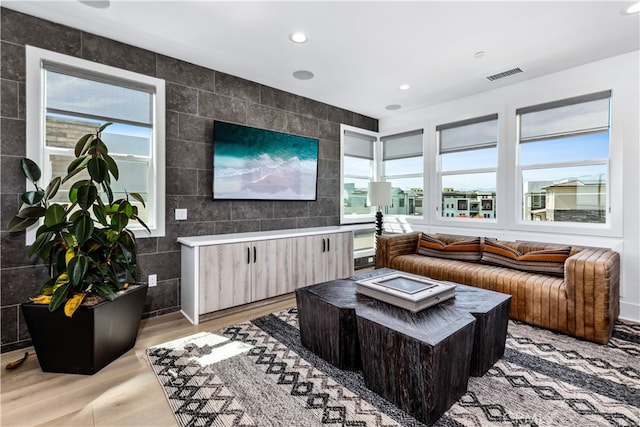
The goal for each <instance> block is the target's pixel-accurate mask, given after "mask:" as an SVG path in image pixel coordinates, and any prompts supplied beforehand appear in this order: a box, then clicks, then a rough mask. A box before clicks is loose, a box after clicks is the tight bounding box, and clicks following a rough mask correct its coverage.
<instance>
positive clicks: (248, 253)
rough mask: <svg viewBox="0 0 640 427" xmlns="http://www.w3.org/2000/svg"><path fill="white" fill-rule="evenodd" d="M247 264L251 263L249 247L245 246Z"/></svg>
mask: <svg viewBox="0 0 640 427" xmlns="http://www.w3.org/2000/svg"><path fill="white" fill-rule="evenodd" d="M247 264H251V249H249V248H247Z"/></svg>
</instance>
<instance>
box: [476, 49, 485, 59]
mask: <svg viewBox="0 0 640 427" xmlns="http://www.w3.org/2000/svg"><path fill="white" fill-rule="evenodd" d="M484 55H485V51H484V50H479V51H477V52H476V53H474V54H473V57H474V58H482V57H483V56H484Z"/></svg>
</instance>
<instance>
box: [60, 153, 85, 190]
mask: <svg viewBox="0 0 640 427" xmlns="http://www.w3.org/2000/svg"><path fill="white" fill-rule="evenodd" d="M80 159H82V161H81V162H79V163H78V164H74V162H76V161H78V160H79V159H75V160H74V161H73V162H72V164H74V166H75V169H73V170H70V171H68V173H67V176H65V177H64V178H63V179H62V183H63V184H64V183H65V182H67V181H69V180H70V179H71V178H73V177H74V176H76V175H77V174H79V173H80V172H82V171H83V170H84V169H85V168H86V166H87V163H89V160H90V159H91V157H90V156H83V157H80ZM70 166H71V165H70ZM69 169H71V168H70V167H69Z"/></svg>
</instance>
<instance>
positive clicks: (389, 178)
mask: <svg viewBox="0 0 640 427" xmlns="http://www.w3.org/2000/svg"><path fill="white" fill-rule="evenodd" d="M416 134H419V135H420V136H421V138H420V139H421V142H422V144H421V145H422V151H421V154H420V155H419V156H417V155H413V156H409V155H407V156H403V157H397V158H390V159H386V160H397V159H409V158H415V157H422V172H421V173H406V174H396V175H388V174H387V171H386V168H385V161H386V160H385V158H384V157H385V146H384V144H385V140H393V139H395V138H401V137H403V136H411V135H416ZM379 141H380V151H379V154H380V155H379V157H378V158H377V159H376V160H375V162H376V164H377V166H378V170H379V172H380V174H379V176H378V177H377V180H379V181H385V182H393V179H404V178H421V179H422V214H420V215H409V214H399V213H387V210H388V208H385V209H384V210H385V216H388V217H393V218H411V219H415V220H416V221H420V220H423V219H424V218H425V209H426V208H427V206H426V205H427V204H425V203H424V200H425V193H426V179H425V170H428V169H427V168H426V167H425V166H426V161H425V129H424V128H423V127H413V128H411V129H409V130H400V131H396V132H389V133H384V134H382V133H381V134H380V138H379ZM416 200H417V199H416ZM416 206H417V204H416V205H415V206H414V207H416Z"/></svg>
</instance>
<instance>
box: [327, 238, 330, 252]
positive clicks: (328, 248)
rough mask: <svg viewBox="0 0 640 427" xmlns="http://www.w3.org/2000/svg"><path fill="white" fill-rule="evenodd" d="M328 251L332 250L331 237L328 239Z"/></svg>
mask: <svg viewBox="0 0 640 427" xmlns="http://www.w3.org/2000/svg"><path fill="white" fill-rule="evenodd" d="M327 252H331V239H327Z"/></svg>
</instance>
